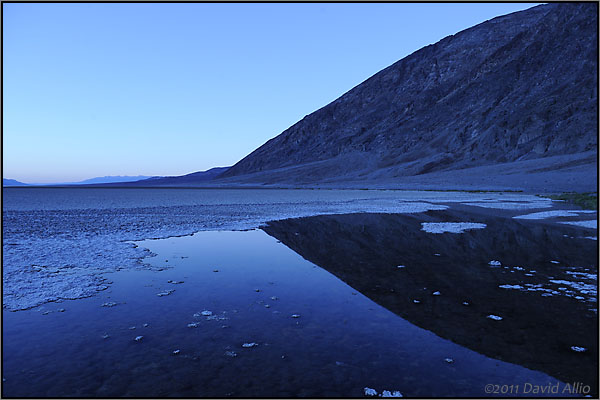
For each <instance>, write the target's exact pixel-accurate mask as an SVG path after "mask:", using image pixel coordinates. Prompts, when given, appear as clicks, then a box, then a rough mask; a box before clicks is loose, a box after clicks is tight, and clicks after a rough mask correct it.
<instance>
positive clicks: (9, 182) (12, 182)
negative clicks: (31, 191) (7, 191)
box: [2, 178, 29, 187]
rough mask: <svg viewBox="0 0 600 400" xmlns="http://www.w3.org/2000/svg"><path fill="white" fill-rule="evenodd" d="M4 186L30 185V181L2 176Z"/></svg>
mask: <svg viewBox="0 0 600 400" xmlns="http://www.w3.org/2000/svg"><path fill="white" fill-rule="evenodd" d="M2 186H3V187H4V186H29V184H28V183H23V182H19V181H16V180H14V179H6V178H2Z"/></svg>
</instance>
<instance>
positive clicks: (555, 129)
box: [218, 3, 598, 189]
mask: <svg viewBox="0 0 600 400" xmlns="http://www.w3.org/2000/svg"><path fill="white" fill-rule="evenodd" d="M597 36H598V35H597V4H596V3H563V4H558V3H556V4H547V5H542V6H537V7H533V8H531V9H529V10H526V11H522V12H517V13H513V14H509V15H505V16H502V17H498V18H494V19H492V20H489V21H486V22H484V23H482V24H479V25H477V26H475V27H472V28H470V29H467V30H464V31H462V32H459V33H457V34H455V35H452V36H449V37H446V38H444V39H443V40H441V41H439V42H438V43H436V44H433V45H430V46H427V47H424V48H422V49H420V50H418V51H416V52H415V53H413V54H411V55H409V56H407V57H405V58H404V59H402V60H400V61H398V62H396V63H395V64H393V65H391V66H390V67H388V68H386V69H384V70H382V71H380V72H379V73H377V74H375V75H374V76H372V77H371V78H369V79H367V80H366V81H365V82H363V83H361V84H360V85H358V86H356V87H355V88H353V89H352V90H350V91H349V92H347V93H345V94H344V95H342V96H341V97H340V98H338V99H337V100H335V101H333V102H332V103H330V104H328V105H327V106H325V107H323V108H321V109H319V110H317V111H315V112H314V113H312V114H310V115H308V116H306V117H305V118H304V119H302V120H301V121H299V122H298V123H296V124H295V125H293V126H292V127H290V128H289V129H287V130H286V131H284V132H283V133H281V134H280V135H279V136H277V137H275V138H273V139H271V140H269V141H268V142H267V143H265V144H264V145H262V146H261V147H259V148H258V149H256V150H255V151H254V152H252V153H251V154H249V155H248V156H246V157H245V158H244V159H242V160H241V161H239V162H238V163H237V164H235V165H234V166H233V167H231V168H230V169H229V170H228V171H226V172H225V173H223V174H222V175H221V176H220V177H219V179H218V181H222V182H224V183H266V184H281V183H297V184H303V183H304V184H311V183H318V182H344V181H348V182H349V181H362V182H369V181H376V180H387V181H390V180H391V181H392V182H393V181H394V180H395V179H401V178H403V177H415V178H417V179H418V178H419V177H424V178H425V177H426V175H429V174H432V173H440V172H442V173H443V172H446V171H455V170H464V169H465V168H473V167H475V168H477V167H481V166H484V167H485V166H490V165H495V164H498V163H512V162H515V161H523V160H533V159H540V158H544V159H545V158H548V160H551V158H552V157H557V160H558V161H556V162H553V161H548V162H547V164H548V165H544V168H545V170H546V171H559V172H560V171H562V169H563V168H568V167H569V164H573V165H575V166H578V168H579V169H578V170H577V171H576V173H578V174H580V175H581V174H583V178H578V179H579V180H578V181H577V182H585V181H586V180H587V179H588V178H589V180H591V181H592V182H595V180H596V160H597V97H598V93H597V72H596V68H597V57H598V53H597ZM580 154H581V155H580ZM569 155H573V157H572V158H569V157H568V156H569ZM565 165H566V166H565ZM516 168H518V166H517V167H516ZM477 171H478V170H474V172H473V174H477V173H478V172H477ZM529 172H532V171H529V170H528V171H527V173H529ZM533 172H534V173H539V171H533ZM571 172H573V171H571ZM484 173H487V174H489V175H493V174H494V173H495V172H494V171H493V170H492V171H487V172H484ZM496 173H498V172H496ZM506 174H508V175H510V172H506ZM544 176H545V177H546V178H545V179H548V180H549V181H550V182H552V181H554V180H556V179H558V178H560V177H557V176H554V175H547V174H546V175H544ZM450 179H452V175H450ZM467 180H468V179H467ZM444 181H445V182H448V181H447V180H446V179H444ZM509 181H510V179H509ZM577 182H575V180H574V181H573V182H572V183H571V186H575V185H576V184H577ZM460 184H461V182H459V185H460ZM523 185H524V186H527V179H524V183H523ZM574 189H575V188H574Z"/></svg>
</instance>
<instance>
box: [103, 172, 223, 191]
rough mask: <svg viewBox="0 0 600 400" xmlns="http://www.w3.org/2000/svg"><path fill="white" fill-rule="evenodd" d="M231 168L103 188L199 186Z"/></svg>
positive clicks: (115, 183) (114, 183)
mask: <svg viewBox="0 0 600 400" xmlns="http://www.w3.org/2000/svg"><path fill="white" fill-rule="evenodd" d="M229 168H230V167H215V168H211V169H209V170H207V171H199V172H193V173H191V174H187V175H181V176H156V177H152V178H148V179H142V180H138V181H135V182H113V183H110V184H108V185H107V184H102V185H101V186H127V187H150V186H197V185H199V184H202V183H203V182H209V181H211V180H213V179H214V178H215V177H217V176H219V175H220V174H222V173H223V172H225V171H227V170H228V169H229Z"/></svg>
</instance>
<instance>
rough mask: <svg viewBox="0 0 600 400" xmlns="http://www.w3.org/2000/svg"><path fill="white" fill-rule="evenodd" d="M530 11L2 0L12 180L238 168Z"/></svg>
mask: <svg viewBox="0 0 600 400" xmlns="http://www.w3.org/2000/svg"><path fill="white" fill-rule="evenodd" d="M531 6H533V4H518V3H517V4H511V3H503V4H490V3H487V4H427V3H425V4H407V3H399V4H92V3H88V4H85V3H82V4H42V3H38V4H31V3H30V4H25V3H24V4H4V5H3V19H4V21H3V23H4V25H3V26H4V32H3V34H4V43H3V45H4V54H3V57H4V65H3V67H4V81H3V95H4V103H3V108H4V109H3V111H4V125H3V168H4V170H3V177H4V178H12V179H17V180H20V181H24V182H28V183H31V182H64V181H76V180H82V179H85V178H91V177H94V176H104V175H140V174H141V175H181V174H185V173H189V172H194V171H200V170H205V169H208V168H211V167H214V166H226V165H232V164H234V163H235V162H237V161H238V160H240V159H241V158H243V157H244V156H246V155H247V154H248V153H250V152H251V151H252V150H254V149H255V148H257V147H258V146H260V145H262V144H263V143H264V142H265V141H267V140H268V139H270V138H272V137H274V136H277V135H278V134H279V133H281V132H282V131H283V130H285V129H287V128H288V127H290V126H291V125H293V124H294V123H295V122H297V121H298V120H300V119H302V118H303V117H304V116H305V115H307V114H310V113H311V112H313V111H315V110H317V109H318V108H320V107H322V106H324V105H326V104H328V103H329V102H331V101H333V100H335V99H336V98H337V97H339V96H340V95H342V94H343V93H345V92H346V91H348V90H350V89H351V88H352V87H354V86H356V85H357V84H359V83H361V82H362V81H364V80H365V79H367V78H368V77H370V76H371V75H373V74H375V73H376V72H377V71H379V70H381V69H383V68H385V67H387V66H388V65H390V64H392V63H394V62H395V61H397V60H399V59H401V58H403V57H405V56H407V55H409V54H410V53H412V52H414V51H416V50H418V49H420V48H421V47H423V46H426V45H428V44H432V43H435V42H437V41H438V40H440V39H442V38H444V37H445V36H448V35H451V34H454V33H456V32H458V31H461V30H463V29H466V28H468V27H470V26H473V25H475V24H478V23H480V22H483V21H485V20H487V19H490V18H493V17H495V16H498V15H503V14H507V13H510V12H513V11H518V10H523V9H526V8H529V7H531Z"/></svg>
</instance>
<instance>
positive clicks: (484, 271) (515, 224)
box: [263, 210, 598, 394]
mask: <svg viewBox="0 0 600 400" xmlns="http://www.w3.org/2000/svg"><path fill="white" fill-rule="evenodd" d="M423 222H476V223H484V224H486V225H487V227H486V228H484V229H474V230H468V231H465V232H464V233H461V234H458V233H444V234H433V233H427V232H425V231H423V230H421V228H422V225H421V224H422V223H423ZM263 230H264V231H266V232H267V233H268V234H269V235H271V236H273V237H275V238H277V239H278V240H280V241H281V242H283V243H284V244H285V245H286V246H288V247H289V248H291V249H292V250H294V251H296V252H297V253H298V254H300V255H301V256H303V257H304V258H305V259H307V260H309V261H311V262H313V263H315V264H317V265H319V266H320V267H322V268H324V269H326V270H327V271H329V272H330V273H332V274H334V275H335V276H337V277H338V278H340V279H341V280H343V281H344V282H346V283H347V284H348V285H350V286H352V287H353V288H355V289H356V290H358V291H360V292H361V293H363V294H364V295H366V296H368V297H369V298H371V299H372V300H373V301H375V302H377V303H378V304H380V305H382V306H384V307H385V308H387V309H388V310H390V311H392V312H394V313H396V314H397V315H399V316H401V317H402V318H404V319H406V320H408V321H410V322H412V323H414V324H415V325H417V326H419V327H422V328H425V329H428V330H430V331H432V332H434V333H435V334H437V335H439V336H441V337H443V338H447V339H450V340H452V341H453V342H455V343H457V344H460V345H462V346H465V347H467V348H469V349H472V350H475V351H477V352H480V353H482V354H484V355H486V356H489V357H493V358H496V359H499V360H503V361H507V362H512V363H515V364H519V365H522V366H525V367H527V368H531V369H535V370H539V371H543V372H545V373H548V374H550V375H552V376H554V377H556V378H558V379H560V380H562V381H563V382H571V383H572V382H582V383H583V384H585V385H590V387H591V388H592V394H597V393H598V378H597V374H598V370H597V368H598V343H597V340H598V339H597V337H598V336H597V335H598V317H597V299H596V293H595V289H592V290H591V292H590V291H589V287H590V286H593V287H596V285H597V280H596V281H595V282H594V281H593V280H592V281H591V282H592V284H591V285H590V284H589V282H590V281H589V279H593V278H590V276H593V275H596V277H597V273H598V264H597V241H595V240H589V239H584V238H579V237H581V236H586V235H585V234H582V232H583V233H585V231H582V230H581V229H577V228H572V227H567V226H565V227H561V226H554V225H549V224H544V223H540V222H531V221H516V220H514V219H511V218H503V217H495V216H484V215H475V214H469V213H465V212H462V211H461V212H460V213H458V212H455V211H450V210H447V211H429V212H426V213H420V214H412V215H400V214H350V215H328V216H317V217H307V218H297V219H288V220H281V221H273V222H270V223H269V224H268V225H267V226H265V227H263ZM490 261H500V262H501V265H500V266H493V265H490ZM552 261H554V262H552ZM556 261H558V263H557V262H556ZM492 264H493V263H492ZM398 266H404V267H401V268H399V267H398ZM515 267H516V268H515ZM526 274H527V275H526ZM582 276H583V277H586V278H587V279H588V286H587V287H586V288H588V291H586V290H582V292H585V295H583V294H582V293H575V292H573V291H572V290H571V289H572V287H571V286H569V285H566V284H565V283H564V282H580V281H581V279H579V278H581V277H582ZM596 279H597V278H596ZM551 281H555V282H551ZM561 281H562V282H561ZM557 282H558V283H557ZM584 283H585V282H584ZM504 285H510V286H505V288H501V287H499V286H504ZM514 285H519V287H517V286H514ZM575 285H579V283H577V284H575ZM559 287H560V288H559ZM519 288H521V290H518V289H519ZM527 288H530V289H534V290H530V291H527ZM539 288H543V290H535V289H539ZM544 290H545V291H544ZM435 292H439V295H438V294H437V293H436V295H433V293H435ZM565 293H572V294H571V296H568V295H565ZM576 296H577V297H579V299H575V297H576ZM490 315H493V316H500V317H502V319H501V320H494V319H492V318H488V316H490ZM572 346H578V347H583V348H585V349H587V351H584V352H576V351H573V350H572V349H571V347H572Z"/></svg>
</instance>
